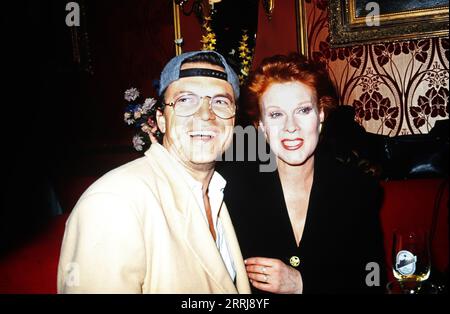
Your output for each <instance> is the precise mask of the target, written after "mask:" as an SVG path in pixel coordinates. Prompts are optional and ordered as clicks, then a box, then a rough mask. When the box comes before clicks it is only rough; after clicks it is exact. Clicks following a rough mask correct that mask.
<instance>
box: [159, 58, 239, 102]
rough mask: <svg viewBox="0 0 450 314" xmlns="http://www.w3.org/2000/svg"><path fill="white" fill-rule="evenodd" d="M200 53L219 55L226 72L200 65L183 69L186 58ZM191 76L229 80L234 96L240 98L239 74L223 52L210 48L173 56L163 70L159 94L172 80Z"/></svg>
mask: <svg viewBox="0 0 450 314" xmlns="http://www.w3.org/2000/svg"><path fill="white" fill-rule="evenodd" d="M199 54H214V55H216V56H217V57H219V59H220V61H221V62H222V66H223V67H224V68H225V72H222V71H217V70H212V69H203V68H200V67H199V68H192V69H185V70H181V65H182V64H183V62H184V61H186V59H189V58H191V57H194V56H196V55H199ZM190 76H207V77H214V78H218V79H221V80H224V81H227V82H228V83H230V84H231V86H232V87H233V91H234V97H235V98H236V99H237V98H239V78H238V76H237V75H236V73H235V72H234V71H233V69H232V68H231V67H230V65H229V64H228V63H227V61H226V60H225V58H224V57H223V56H222V55H221V54H219V53H217V52H215V51H210V50H206V51H204V50H201V51H191V52H186V53H183V54H180V55H178V56H176V57H174V58H172V60H170V61H169V63H167V64H166V66H165V67H164V69H163V71H162V72H161V78H160V81H159V90H158V95H159V96H161V95H162V93H163V92H164V91H165V90H166V88H167V87H168V86H169V85H170V84H171V83H172V82H174V81H176V80H178V79H180V78H183V77H190Z"/></svg>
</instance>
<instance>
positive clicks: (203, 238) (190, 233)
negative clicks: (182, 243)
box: [185, 197, 237, 293]
mask: <svg viewBox="0 0 450 314" xmlns="http://www.w3.org/2000/svg"><path fill="white" fill-rule="evenodd" d="M187 214H188V216H187V217H186V218H187V220H186V229H185V237H186V242H187V245H188V247H189V248H190V249H191V250H192V252H193V253H194V256H195V257H196V258H197V259H198V262H199V264H200V265H201V266H202V267H203V269H204V270H205V271H206V273H207V274H208V275H209V276H210V277H211V278H212V279H213V281H214V282H215V283H216V284H217V286H218V287H220V289H221V290H222V293H236V292H237V291H236V287H235V286H234V283H233V281H232V280H231V277H230V275H229V273H228V270H227V268H226V266H225V264H224V262H223V260H222V257H221V256H220V253H219V250H218V249H217V246H216V244H215V242H214V240H213V238H212V236H211V233H210V231H209V229H208V227H207V225H206V223H205V221H204V218H203V216H202V214H201V212H200V208H198V205H197V203H196V202H195V200H194V198H193V197H192V198H191V199H190V202H189V204H188V206H187Z"/></svg>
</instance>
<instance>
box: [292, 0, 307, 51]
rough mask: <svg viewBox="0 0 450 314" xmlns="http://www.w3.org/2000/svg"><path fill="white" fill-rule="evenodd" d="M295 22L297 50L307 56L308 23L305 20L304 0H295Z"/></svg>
mask: <svg viewBox="0 0 450 314" xmlns="http://www.w3.org/2000/svg"><path fill="white" fill-rule="evenodd" d="M295 11H296V18H297V19H296V22H297V52H298V53H301V54H302V55H304V56H306V57H308V55H309V47H308V23H307V20H306V8H305V3H304V0H296V1H295Z"/></svg>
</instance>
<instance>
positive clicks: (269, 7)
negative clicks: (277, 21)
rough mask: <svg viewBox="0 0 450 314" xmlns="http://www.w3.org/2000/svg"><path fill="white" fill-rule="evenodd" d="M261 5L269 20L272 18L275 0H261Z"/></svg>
mask: <svg viewBox="0 0 450 314" xmlns="http://www.w3.org/2000/svg"><path fill="white" fill-rule="evenodd" d="M262 5H263V8H264V11H265V12H266V15H267V17H268V18H269V21H270V20H271V19H272V15H273V10H274V8H275V0H262Z"/></svg>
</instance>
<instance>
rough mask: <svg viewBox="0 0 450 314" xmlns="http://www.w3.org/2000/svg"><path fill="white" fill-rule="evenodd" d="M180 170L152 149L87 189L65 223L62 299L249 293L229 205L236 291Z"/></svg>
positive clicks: (223, 215) (223, 213) (226, 221)
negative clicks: (68, 295) (88, 295)
mask: <svg viewBox="0 0 450 314" xmlns="http://www.w3.org/2000/svg"><path fill="white" fill-rule="evenodd" d="M180 171H184V169H183V168H182V166H181V165H180V164H179V163H178V162H176V161H175V160H174V159H173V158H172V157H171V156H169V155H168V152H167V151H166V150H165V149H164V148H163V147H162V146H161V145H159V144H153V145H152V146H151V148H150V149H149V150H148V151H147V152H146V154H145V156H144V157H142V158H139V159H137V160H134V161H132V162H130V163H128V164H125V165H123V166H121V167H119V168H117V169H115V170H112V171H111V172H109V173H107V174H106V175H104V176H103V177H102V178H100V179H99V180H98V181H96V182H95V183H94V184H93V185H92V186H91V187H89V188H88V189H87V190H86V192H84V194H83V195H82V196H81V198H80V200H79V201H78V203H77V204H76V206H75V208H74V209H73V211H72V213H71V215H70V217H69V219H68V220H67V223H66V230H65V234H64V239H63V244H62V248H61V256H60V260H59V266H58V293H250V286H249V281H248V278H247V274H246V271H245V266H244V263H243V259H242V255H241V251H240V248H239V244H238V241H237V239H236V235H235V232H234V228H233V225H232V223H231V220H230V217H229V215H228V210H227V208H226V206H225V204H224V203H222V206H221V210H220V213H219V217H220V219H221V221H222V224H223V228H224V230H225V235H226V239H227V242H228V247H229V250H230V253H231V255H232V258H233V261H234V265H235V268H236V283H235V284H234V283H233V281H232V280H231V278H230V275H229V273H228V271H227V269H226V267H225V265H224V263H223V261H222V258H221V255H220V253H219V251H218V249H217V246H216V244H215V242H214V240H213V238H212V237H211V234H210V231H209V229H208V225H207V224H205V220H204V218H203V217H202V213H201V210H200V208H199V206H198V205H197V203H196V201H195V198H194V195H193V193H192V191H191V190H190V189H189V187H188V184H187V183H186V182H185V181H184V180H183V178H182V176H180V175H179V173H180Z"/></svg>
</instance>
